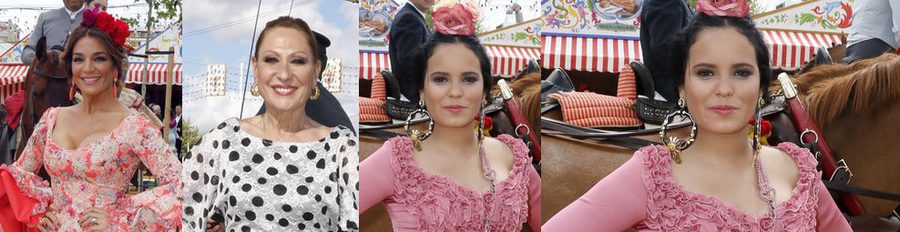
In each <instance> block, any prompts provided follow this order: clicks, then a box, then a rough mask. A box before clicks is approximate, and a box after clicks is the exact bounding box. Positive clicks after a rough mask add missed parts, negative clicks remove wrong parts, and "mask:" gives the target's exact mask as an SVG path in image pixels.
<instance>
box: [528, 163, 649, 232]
mask: <svg viewBox="0 0 900 232" xmlns="http://www.w3.org/2000/svg"><path fill="white" fill-rule="evenodd" d="M655 149H656V148H654V147H644V148H642V149H640V150H638V151H637V152H635V153H634V155H633V156H632V157H631V159H629V160H628V161H627V162H625V164H623V165H622V166H620V167H619V168H617V169H616V170H615V171H613V172H612V173H610V174H609V175H608V176H606V177H604V178H603V179H602V180H600V182H597V184H596V185H594V187H591V189H590V190H588V192H587V193H585V194H584V195H582V196H581V197H579V198H578V200H575V202H572V203H571V204H569V205H568V206H566V208H564V209H563V210H561V211H559V212H558V213H556V215H554V216H553V217H552V218H550V220H549V221H547V223H545V224H544V226H543V230H544V231H551V232H554V231H623V230H625V229H627V228H630V227H632V226H634V225H635V224H638V223H639V222H641V221H642V220H643V219H644V218H645V217H646V215H647V201H648V198H649V195H648V193H647V189H646V188H645V187H644V181H647V179H645V178H644V176H645V175H647V174H646V173H644V159H645V158H646V157H647V156H648V155H655V154H657V153H656V152H655ZM642 174H643V175H642Z"/></svg>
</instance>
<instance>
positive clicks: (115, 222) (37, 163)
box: [0, 108, 182, 231]
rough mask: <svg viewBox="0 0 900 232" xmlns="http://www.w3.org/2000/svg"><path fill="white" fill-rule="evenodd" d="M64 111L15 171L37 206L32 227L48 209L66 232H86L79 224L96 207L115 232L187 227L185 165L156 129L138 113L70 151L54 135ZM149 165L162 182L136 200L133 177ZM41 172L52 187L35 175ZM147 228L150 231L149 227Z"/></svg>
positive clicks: (51, 114)
mask: <svg viewBox="0 0 900 232" xmlns="http://www.w3.org/2000/svg"><path fill="white" fill-rule="evenodd" d="M57 112H59V108H50V109H49V110H47V112H46V113H44V116H43V117H42V118H41V120H40V122H39V123H38V124H37V125H36V126H35V130H34V134H33V135H32V136H31V138H30V139H29V140H28V144H27V146H26V147H25V149H24V151H23V152H22V156H21V157H19V159H18V160H17V161H16V162H15V163H14V164H13V165H11V166H7V165H2V166H0V169H2V170H6V171H9V173H10V174H11V175H12V177H13V178H15V180H16V183H17V186H18V188H19V189H20V191H22V192H24V195H25V196H26V197H29V198H32V199H34V200H36V201H37V204H36V205H34V206H33V208H32V209H31V210H30V211H31V212H30V213H29V215H30V216H31V218H30V219H29V220H28V221H30V223H34V222H37V217H38V216H40V215H42V214H44V213H45V212H46V211H47V209H48V208H52V209H55V210H56V211H57V217H58V219H59V221H60V225H58V226H59V228H60V229H62V231H81V229H80V226H79V224H78V219H79V218H80V217H81V216H82V213H83V212H84V211H85V210H87V209H88V208H91V207H99V208H102V209H104V210H105V211H106V212H107V213H108V214H109V215H108V217H109V220H110V222H109V223H110V231H162V230H177V229H178V228H180V227H181V213H182V212H181V199H180V198H181V162H179V161H178V159H177V158H176V157H175V156H174V155H172V153H171V152H169V150H168V145H166V143H165V142H164V141H163V139H162V137H161V136H160V134H159V131H158V130H157V129H156V128H155V126H153V124H152V123H151V122H150V121H149V120H147V119H145V118H143V117H141V116H140V114H138V113H137V112H133V113H132V114H130V115H129V116H127V117H126V118H125V119H124V120H123V121H122V122H121V123H120V125H119V126H118V127H117V128H115V129H113V130H112V131H111V133H110V134H109V135H107V136H105V137H103V138H100V139H98V140H96V141H93V142H91V143H89V144H86V145H84V146H81V147H78V148H75V149H72V150H66V149H64V148H61V147H59V146H58V145H57V144H56V143H55V142H54V141H53V140H52V136H51V135H52V134H53V130H54V129H56V128H55V124H56V115H57ZM142 163H143V165H144V166H146V167H147V168H148V169H149V170H150V171H151V172H153V174H155V175H156V176H157V177H158V178H159V180H160V181H161V182H162V183H161V184H160V185H159V186H157V187H155V188H152V189H148V190H146V191H144V192H142V193H139V194H136V195H131V194H129V193H128V192H126V190H127V186H128V185H129V184H128V181H129V180H130V179H131V177H132V174H134V171H135V170H137V168H138V167H139V166H140V165H141V164H142ZM41 166H44V168H45V169H46V170H47V173H48V174H50V179H51V181H50V182H51V183H52V185H48V183H47V182H46V181H43V180H41V178H40V177H39V176H37V175H36V174H35V173H34V172H37V171H38V170H39V169H40V167H41ZM144 226H146V227H144Z"/></svg>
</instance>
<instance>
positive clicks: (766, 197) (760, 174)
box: [753, 149, 777, 231]
mask: <svg viewBox="0 0 900 232" xmlns="http://www.w3.org/2000/svg"><path fill="white" fill-rule="evenodd" d="M758 157H759V149H757V150H756V151H754V152H753V166H754V167H755V168H756V178H757V179H758V182H759V187H760V189H759V195H760V197H761V198H762V199H763V201H765V202H766V204H768V206H769V208H768V211H769V212H768V213H769V216H771V217H772V223H771V224H770V225H769V226H770V228H769V231H775V220H776V219H777V218H776V215H775V188H772V186H770V185H769V178H768V177H767V176H766V173H765V172H764V171H763V168H762V164H760V163H759V158H758ZM760 227H762V225H760ZM760 229H762V228H760Z"/></svg>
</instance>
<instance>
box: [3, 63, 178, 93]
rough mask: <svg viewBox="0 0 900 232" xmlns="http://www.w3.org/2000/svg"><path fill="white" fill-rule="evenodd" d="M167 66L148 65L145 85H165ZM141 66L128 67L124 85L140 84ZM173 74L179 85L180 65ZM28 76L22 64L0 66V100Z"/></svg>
mask: <svg viewBox="0 0 900 232" xmlns="http://www.w3.org/2000/svg"><path fill="white" fill-rule="evenodd" d="M167 66H168V64H149V65H148V67H149V70H150V75H149V76H148V78H147V84H155V85H165V84H166V79H165V77H166V74H167V71H168V70H167V69H166V68H167ZM141 67H143V64H131V65H129V66H128V76H127V78H126V79H125V83H131V84H135V83H137V84H139V83H141V74H142V70H141ZM172 71H173V72H174V73H175V79H174V80H173V84H176V85H181V64H175V65H174V67H173V70H172ZM26 74H28V66H27V65H23V64H0V99H5V98H6V97H7V96H9V95H12V94H13V93H16V92H18V91H21V90H22V89H23V88H24V87H25V86H24V82H25V76H26Z"/></svg>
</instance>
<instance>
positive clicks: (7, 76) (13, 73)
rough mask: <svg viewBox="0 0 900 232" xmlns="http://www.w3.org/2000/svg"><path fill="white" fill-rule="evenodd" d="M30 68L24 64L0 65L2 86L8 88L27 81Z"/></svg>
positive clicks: (0, 82) (0, 83)
mask: <svg viewBox="0 0 900 232" xmlns="http://www.w3.org/2000/svg"><path fill="white" fill-rule="evenodd" d="M27 73H28V66H27V65H24V64H0V85H3V86H6V85H10V84H14V83H21V82H23V81H25V74H27Z"/></svg>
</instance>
